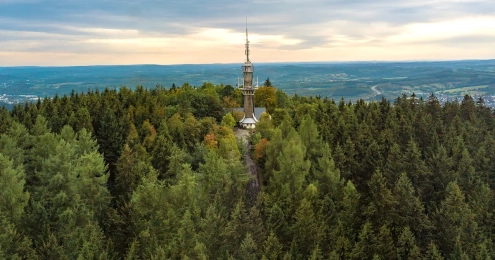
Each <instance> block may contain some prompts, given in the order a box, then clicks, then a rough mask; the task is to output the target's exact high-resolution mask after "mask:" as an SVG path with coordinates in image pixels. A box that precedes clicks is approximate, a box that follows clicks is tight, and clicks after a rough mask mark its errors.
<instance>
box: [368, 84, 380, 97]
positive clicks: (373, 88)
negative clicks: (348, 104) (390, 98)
mask: <svg viewBox="0 0 495 260" xmlns="http://www.w3.org/2000/svg"><path fill="white" fill-rule="evenodd" d="M376 87H378V85H375V86H373V87H371V89H372V90H373V91H375V92H376V94H377V95H381V94H382V92H380V91H379V90H378V89H376Z"/></svg>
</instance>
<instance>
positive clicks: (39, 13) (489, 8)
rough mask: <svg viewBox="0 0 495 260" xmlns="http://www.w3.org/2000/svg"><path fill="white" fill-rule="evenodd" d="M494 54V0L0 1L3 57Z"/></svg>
mask: <svg viewBox="0 0 495 260" xmlns="http://www.w3.org/2000/svg"><path fill="white" fill-rule="evenodd" d="M246 17H247V19H248V29H249V40H250V43H251V45H250V50H251V52H250V60H251V61H252V62H253V63H256V62H313V61H322V62H323V61H331V62H333V61H403V60H407V61H411V60H460V59H494V58H495V1H493V0H237V1H232V0H210V1H205V0H167V1H163V0H162V1H159V0H142V1H138V0H132V1H130V0H84V1H82V0H0V66H72V65H119V64H210V63H242V62H243V61H244V59H245V56H244V43H245V25H246Z"/></svg>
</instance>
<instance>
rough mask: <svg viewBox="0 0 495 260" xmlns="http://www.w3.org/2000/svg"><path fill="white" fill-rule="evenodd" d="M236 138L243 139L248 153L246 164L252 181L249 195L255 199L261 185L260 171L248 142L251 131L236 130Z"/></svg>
mask: <svg viewBox="0 0 495 260" xmlns="http://www.w3.org/2000/svg"><path fill="white" fill-rule="evenodd" d="M234 134H235V137H237V138H242V140H243V143H244V148H245V149H246V153H245V154H244V164H245V165H246V168H247V174H248V175H249V177H250V180H249V182H248V184H247V189H248V193H249V195H250V196H251V197H252V198H254V197H256V195H257V194H258V192H259V191H260V184H259V180H258V170H257V168H256V164H255V163H254V161H253V158H251V144H250V143H249V142H248V137H249V135H250V132H249V130H245V129H240V128H238V129H236V130H235V131H234Z"/></svg>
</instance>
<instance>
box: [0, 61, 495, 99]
mask: <svg viewBox="0 0 495 260" xmlns="http://www.w3.org/2000/svg"><path fill="white" fill-rule="evenodd" d="M254 65H255V77H257V78H258V79H259V84H260V85H262V84H263V82H264V80H265V79H266V78H270V81H271V82H272V84H273V85H274V86H275V87H277V88H280V89H282V90H283V91H284V92H286V93H288V94H291V95H292V94H298V95H304V96H321V97H329V98H333V99H340V98H341V97H344V98H345V99H346V100H356V99H364V100H367V101H369V100H376V99H381V98H382V96H384V97H386V98H387V99H390V100H393V99H395V98H397V97H398V96H400V95H402V93H406V94H408V95H409V94H412V93H415V94H416V96H423V97H424V98H426V97H427V96H429V95H430V94H431V93H434V94H435V95H436V96H437V97H438V98H439V100H440V101H447V100H453V99H455V98H462V97H463V96H464V95H466V94H467V95H472V96H475V97H480V96H482V97H483V99H484V100H485V102H486V103H487V104H488V105H489V106H491V107H495V60H476V61H443V62H349V63H262V64H256V63H255V64H254ZM240 66H241V64H205V65H163V66H162V65H129V66H82V67H0V105H10V106H11V105H12V104H15V103H19V102H25V101H29V100H37V99H38V97H41V98H44V97H51V96H54V95H55V94H59V95H63V94H69V93H71V91H73V90H74V91H75V92H86V91H87V90H88V89H99V90H103V89H104V88H105V87H108V88H111V89H115V88H119V87H121V86H127V87H130V88H134V87H136V86H138V85H141V86H144V87H146V88H154V87H155V86H157V85H159V86H163V87H165V88H169V87H171V86H172V84H173V83H175V84H176V85H177V86H180V85H182V84H183V83H185V82H188V83H189V84H191V85H194V86H199V85H201V84H203V83H204V82H212V83H214V84H224V85H232V86H235V85H236V84H237V79H238V78H241V77H242V73H241V70H240Z"/></svg>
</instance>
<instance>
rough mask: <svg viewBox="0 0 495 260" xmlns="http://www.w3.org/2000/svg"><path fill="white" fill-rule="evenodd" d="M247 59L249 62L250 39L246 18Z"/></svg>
mask: <svg viewBox="0 0 495 260" xmlns="http://www.w3.org/2000/svg"><path fill="white" fill-rule="evenodd" d="M246 58H247V61H248V62H249V38H248V28H247V17H246Z"/></svg>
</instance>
